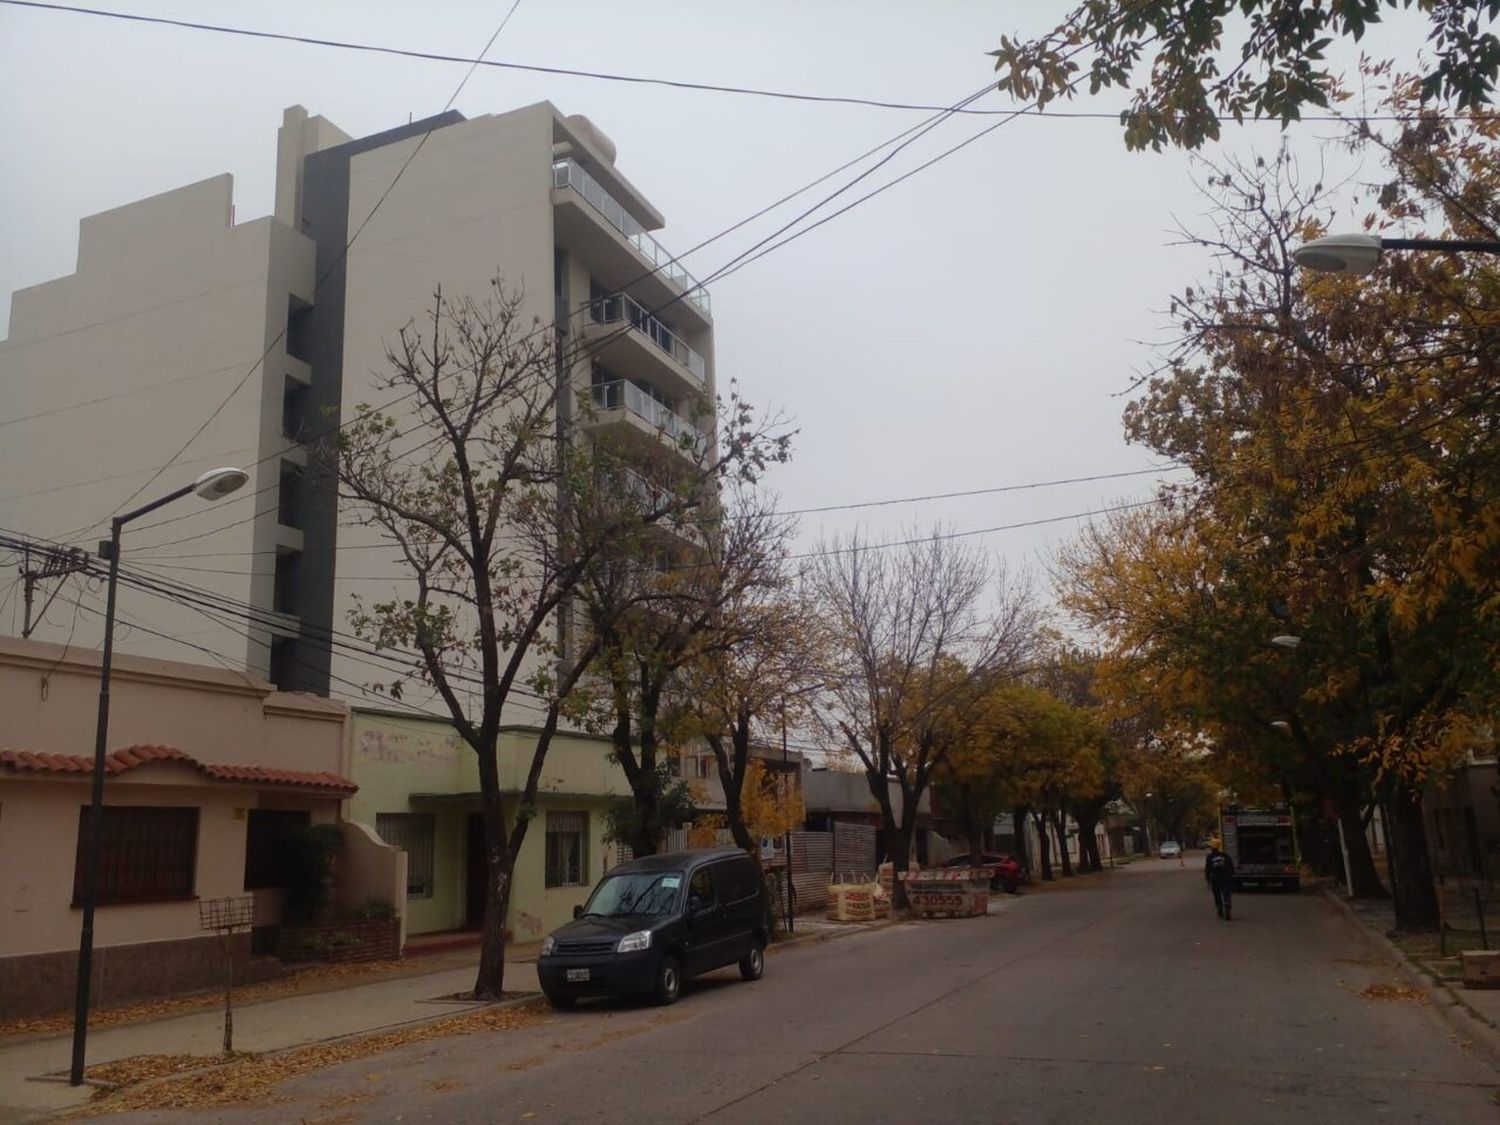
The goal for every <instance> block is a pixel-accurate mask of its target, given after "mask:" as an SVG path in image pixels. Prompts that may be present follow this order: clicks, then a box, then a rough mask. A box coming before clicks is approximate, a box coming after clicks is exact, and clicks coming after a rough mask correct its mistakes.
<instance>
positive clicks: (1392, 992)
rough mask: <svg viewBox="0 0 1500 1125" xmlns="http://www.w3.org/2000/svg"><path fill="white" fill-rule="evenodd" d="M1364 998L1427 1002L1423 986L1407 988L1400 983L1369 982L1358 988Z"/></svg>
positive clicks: (1417, 1002) (1415, 1002) (1413, 1002)
mask: <svg viewBox="0 0 1500 1125" xmlns="http://www.w3.org/2000/svg"><path fill="white" fill-rule="evenodd" d="M1359 994H1360V995H1361V996H1363V997H1364V998H1365V999H1366V1000H1405V1001H1407V1002H1408V1003H1412V1004H1425V1003H1427V999H1428V997H1427V990H1426V989H1425V988H1409V987H1407V986H1406V985H1401V984H1379V983H1377V984H1370V985H1366V986H1365V987H1364V988H1362V989H1360V992H1359Z"/></svg>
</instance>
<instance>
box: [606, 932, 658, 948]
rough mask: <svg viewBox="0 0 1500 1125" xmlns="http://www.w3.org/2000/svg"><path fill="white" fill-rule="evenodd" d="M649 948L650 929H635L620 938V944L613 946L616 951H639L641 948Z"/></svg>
mask: <svg viewBox="0 0 1500 1125" xmlns="http://www.w3.org/2000/svg"><path fill="white" fill-rule="evenodd" d="M650 948H651V931H650V930H637V931H636V932H635V933H633V934H626V935H625V936H624V937H622V938H621V939H620V944H619V945H617V946H615V952H616V953H639V952H640V951H641V950H643V949H650Z"/></svg>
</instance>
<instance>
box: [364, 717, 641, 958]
mask: <svg viewBox="0 0 1500 1125" xmlns="http://www.w3.org/2000/svg"><path fill="white" fill-rule="evenodd" d="M351 732H352V741H353V751H352V759H351V760H352V764H351V772H352V773H353V777H354V780H355V781H356V782H358V783H359V787H360V788H359V792H358V793H357V794H356V795H355V796H354V797H353V798H351V799H350V802H349V818H350V819H351V820H355V821H359V822H360V823H362V824H367V825H369V826H370V827H372V828H373V827H374V826H375V823H376V818H377V815H378V814H379V813H412V812H416V813H427V814H431V815H432V816H433V817H434V818H435V820H434V823H435V833H434V850H433V888H432V895H431V897H430V898H409V899H407V903H406V905H407V932H408V933H409V934H422V933H433V932H436V931H442V930H454V929H460V928H462V927H463V925H464V921H465V919H464V913H465V903H466V894H465V890H466V881H467V870H468V856H467V844H468V818H469V816H470V814H472V813H477V812H478V811H479V803H478V800H477V794H478V791H479V771H478V767H477V765H476V762H475V757H474V753H473V751H471V750H470V749H469V748H468V746H467V745H465V744H464V743H463V741H462V740H461V739H460V738H459V737H458V735H457V733H456V732H455V731H454V730H453V728H452V727H451V726H450V725H449V724H448V723H446V722H442V721H440V720H437V719H426V718H422V717H420V716H416V715H397V714H391V713H389V712H383V711H365V710H358V709H356V710H355V711H354V713H353V715H352V719H351ZM534 745H535V734H534V732H532V731H530V730H527V729H523V728H516V729H511V730H507V731H504V732H502V734H501V737H500V745H499V759H500V761H499V764H500V784H501V789H502V791H504V792H505V793H507V794H515V793H518V792H519V790H520V788H521V786H522V785H523V784H524V782H525V778H526V772H527V770H528V769H529V768H530V765H531V752H532V748H533V746H534ZM608 755H609V744H608V741H607V740H606V739H602V738H594V737H589V736H587V735H574V734H559V735H557V736H556V737H555V738H554V739H553V741H552V745H551V747H550V748H549V750H548V752H547V761H546V764H545V766H544V767H543V772H542V778H541V782H540V784H539V785H538V790H537V810H536V816H535V818H534V819H533V820H532V822H531V824H530V826H529V827H528V829H527V833H526V842H525V844H524V845H523V846H522V848H521V854H520V855H519V856H518V857H517V860H516V870H515V885H514V888H513V890H512V893H511V902H510V915H509V919H508V922H509V928H510V930H511V932H512V935H513V937H514V939H515V940H516V941H534V940H537V939H539V938H541V937H543V936H544V935H545V934H547V933H548V932H549V931H551V930H553V929H555V928H556V927H558V926H560V925H562V924H563V923H564V922H566V921H568V920H569V919H571V918H572V916H573V907H574V905H575V904H578V903H582V902H583V901H584V899H586V898H587V897H588V892H589V891H590V890H591V889H592V887H593V885H594V883H596V882H597V881H598V879H599V876H600V875H602V874H603V872H604V864H605V856H606V848H605V844H604V839H603V835H604V811H605V809H606V808H607V807H608V805H609V801H610V799H611V798H614V797H618V796H623V795H624V794H625V793H627V792H628V789H627V787H626V785H625V778H624V775H623V774H622V773H621V772H620V769H619V767H618V766H615V765H613V764H612V763H611V762H610V761H609V757H608ZM549 810H554V811H565V812H584V813H586V814H587V817H588V830H587V838H586V842H585V845H584V866H585V877H584V882H583V885H582V886H577V887H554V888H548V887H546V886H545V885H544V884H545V882H546V878H545V875H546V842H545V838H544V837H545V832H546V823H547V812H548V811H549ZM507 812H508V813H509V814H510V815H511V816H514V815H515V810H514V801H512V802H510V803H509V804H508V806H507Z"/></svg>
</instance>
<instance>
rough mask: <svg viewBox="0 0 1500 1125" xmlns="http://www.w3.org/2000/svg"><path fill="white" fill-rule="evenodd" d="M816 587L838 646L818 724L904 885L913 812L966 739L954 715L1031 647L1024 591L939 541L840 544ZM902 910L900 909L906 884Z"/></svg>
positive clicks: (831, 549)
mask: <svg viewBox="0 0 1500 1125" xmlns="http://www.w3.org/2000/svg"><path fill="white" fill-rule="evenodd" d="M811 582H812V586H813V589H814V591H815V592H816V595H817V598H818V601H819V603H820V606H821V612H822V614H823V615H824V618H825V621H826V622H827V627H828V630H829V634H830V638H831V648H830V652H829V664H828V668H827V674H826V676H825V682H826V685H827V688H826V692H825V695H824V697H823V700H822V703H823V707H822V713H821V717H822V719H823V721H824V722H825V723H826V724H827V725H828V726H829V727H830V728H831V731H832V733H833V734H834V735H835V737H836V738H837V740H838V742H839V744H840V745H841V746H842V747H843V748H844V749H845V750H846V751H847V752H848V753H849V754H850V755H852V756H853V758H855V759H856V760H857V761H858V762H859V764H860V765H861V766H862V767H863V769H864V773H865V779H866V781H867V782H868V784H869V787H870V793H871V795H872V796H873V797H874V799H875V803H876V805H877V807H878V808H879V809H880V816H881V821H882V824H883V827H884V829H885V839H886V841H887V844H886V847H887V850H888V852H889V854H890V857H891V861H892V865H893V868H894V870H895V871H896V872H897V873H900V872H903V871H906V870H908V868H909V867H910V862H911V852H912V841H913V837H914V835H915V832H916V823H917V806H918V803H919V802H920V801H921V799H922V797H923V795H924V794H925V793H926V792H927V788H928V785H929V783H930V781H931V779H932V772H933V770H934V768H935V767H936V766H938V765H939V764H940V763H941V762H942V761H943V759H944V757H945V756H946V754H947V752H948V750H949V749H950V747H951V746H952V744H953V740H954V738H955V736H956V733H957V731H959V730H960V729H961V724H959V723H955V722H954V717H955V715H956V714H957V713H958V712H959V711H960V710H961V708H962V706H963V705H964V702H965V701H966V700H967V699H969V698H970V697H971V696H973V695H975V694H976V693H977V692H978V690H979V689H980V688H981V687H982V685H983V684H985V683H987V682H989V681H990V680H991V679H992V678H993V677H994V675H995V674H996V673H997V671H1001V670H1005V669H1011V668H1016V667H1019V666H1020V664H1021V661H1022V658H1023V656H1024V655H1025V653H1026V652H1027V650H1028V648H1029V647H1030V645H1031V644H1032V643H1033V639H1034V637H1035V634H1036V631H1037V623H1038V615H1037V611H1036V609H1035V606H1034V605H1033V602H1032V597H1031V593H1030V587H1029V583H1028V581H1027V580H1026V578H1025V577H1024V576H1022V577H1021V578H1019V579H1016V578H1012V577H1011V576H1010V575H1009V574H1008V573H1007V571H1006V569H1005V567H1004V566H1003V565H994V566H992V565H991V564H990V563H989V561H988V559H987V558H986V557H985V556H984V555H983V554H982V553H980V552H979V551H978V550H977V549H976V548H974V547H972V546H970V545H967V544H964V543H962V542H960V541H959V540H957V539H955V538H954V537H952V536H951V535H944V534H943V533H941V532H936V531H935V532H934V533H933V534H932V535H931V536H930V537H929V538H926V539H921V540H916V541H912V542H906V543H897V544H885V543H872V542H869V541H867V540H864V539H861V538H860V537H859V536H857V535H856V536H853V537H851V538H849V539H847V540H843V541H837V542H835V543H833V544H832V545H830V546H828V547H826V548H824V549H823V550H822V551H821V552H820V553H819V556H818V558H817V562H816V565H815V566H814V567H813V569H812V573H811ZM893 783H894V786H895V789H896V792H897V793H898V794H899V796H900V807H899V808H897V806H896V802H894V801H893V800H892V795H891V788H892V784H893ZM895 898H896V901H897V903H898V904H900V905H905V892H904V889H903V888H902V886H901V883H900V880H899V879H898V880H897V882H896V894H895Z"/></svg>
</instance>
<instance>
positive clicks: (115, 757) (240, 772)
mask: <svg viewBox="0 0 1500 1125" xmlns="http://www.w3.org/2000/svg"><path fill="white" fill-rule="evenodd" d="M148 762H180V763H182V764H183V765H186V766H191V767H192V768H193V769H196V770H197V771H198V772H199V773H201V774H203V775H204V776H206V777H211V778H213V779H215V780H216V781H248V782H252V783H254V784H258V785H291V786H295V787H297V788H301V789H334V790H337V791H339V792H340V793H345V794H350V793H354V792H355V791H356V790H358V789H359V786H358V785H356V784H354V782H352V781H350V780H349V779H348V778H347V777H340V776H339V775H338V774H336V773H313V772H310V771H306V770H278V769H272V768H271V767H269V766H232V765H227V764H225V763H223V762H200V761H199V760H198V759H197V758H194V757H193V756H192V755H191V754H185V753H183V752H182V751H181V750H178V749H176V748H174V747H171V746H127V747H125V748H124V749H123V750H116V751H115V752H114V753H113V754H110V755H109V756H108V757H106V758H105V759H104V772H105V773H106V774H107V775H113V774H119V773H124V772H126V771H127V770H132V769H135V768H136V767H137V766H143V765H146V764H147V763H148ZM0 766H4V767H5V768H7V769H12V770H21V771H26V772H29V773H69V774H71V773H77V774H92V773H93V772H94V759H93V758H86V757H84V756H83V755H82V754H42V753H35V752H33V751H30V750H0Z"/></svg>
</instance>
